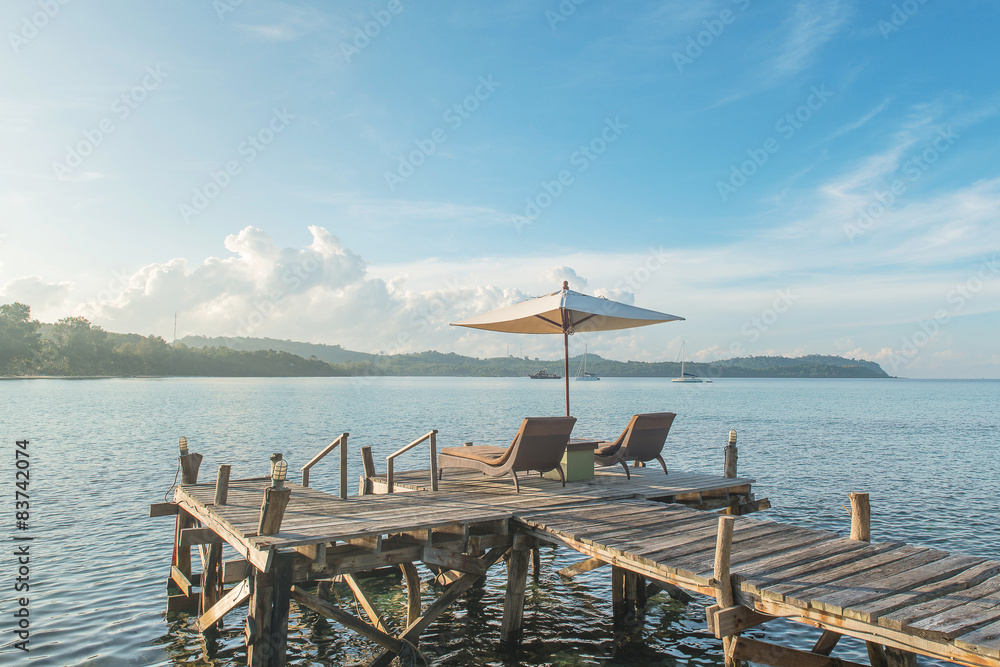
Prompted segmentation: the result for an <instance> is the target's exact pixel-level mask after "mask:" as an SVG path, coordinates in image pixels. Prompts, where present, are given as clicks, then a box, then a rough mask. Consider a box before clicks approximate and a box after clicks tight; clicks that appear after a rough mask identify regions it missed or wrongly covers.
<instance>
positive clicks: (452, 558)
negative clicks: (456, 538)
mask: <svg viewBox="0 0 1000 667" xmlns="http://www.w3.org/2000/svg"><path fill="white" fill-rule="evenodd" d="M422 560H423V561H424V562H425V563H431V564H433V565H438V566H440V567H444V568H448V569H449V570H457V571H459V572H462V573H465V574H475V575H477V576H485V574H486V567H485V566H484V565H483V562H482V561H481V560H479V559H478V558H474V557H472V556H466V555H465V554H460V553H454V552H450V551H446V550H444V549H436V548H434V547H424V553H423V558H422Z"/></svg>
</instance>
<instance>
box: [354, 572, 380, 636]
mask: <svg viewBox="0 0 1000 667" xmlns="http://www.w3.org/2000/svg"><path fill="white" fill-rule="evenodd" d="M344 581H345V582H347V585H348V586H350V588H351V591H353V592H354V597H355V599H357V601H358V604H360V605H361V608H362V609H364V610H365V613H366V614H367V615H368V620H369V621H370V622H371V624H372V625H374V626H375V629H376V630H380V631H381V632H385V633H388V632H389V626H388V625H386V622H385V617H384V616H382V612H380V611H379V610H378V607H376V606H375V603H374V602H372V599H371V598H370V597H369V596H368V593H366V592H365V589H363V588H362V587H361V584H359V583H358V580H357V579H355V578H354V576H353V575H350V574H345V575H344Z"/></svg>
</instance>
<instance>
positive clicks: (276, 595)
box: [247, 554, 293, 667]
mask: <svg viewBox="0 0 1000 667" xmlns="http://www.w3.org/2000/svg"><path fill="white" fill-rule="evenodd" d="M292 563H293V561H292V557H291V556H290V555H288V554H280V555H277V556H275V558H274V564H273V565H272V567H271V571H270V572H261V571H259V570H255V571H254V574H253V590H252V592H251V593H250V616H249V617H248V618H247V664H248V665H249V666H250V667H285V664H286V663H285V654H286V652H287V648H288V647H287V645H288V603H289V599H290V594H291V589H292Z"/></svg>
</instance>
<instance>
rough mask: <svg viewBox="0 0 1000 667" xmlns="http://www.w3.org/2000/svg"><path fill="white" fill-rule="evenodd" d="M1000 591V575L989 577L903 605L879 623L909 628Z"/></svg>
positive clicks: (883, 617)
mask: <svg viewBox="0 0 1000 667" xmlns="http://www.w3.org/2000/svg"><path fill="white" fill-rule="evenodd" d="M998 591H1000V577H993V578H991V579H987V580H986V581H984V582H983V583H981V584H977V585H975V586H972V587H971V588H966V589H962V590H958V591H954V592H951V593H948V594H947V595H943V596H941V597H938V598H934V599H931V600H927V601H926V602H921V603H919V604H915V605H910V606H907V607H903V608H902V609H899V610H898V611H894V612H892V613H891V614H886V615H884V616H882V617H881V618H879V620H878V624H879V625H880V626H882V627H885V628H889V629H891V630H896V631H903V630H908V629H909V627H910V626H911V625H912V624H913V623H917V622H919V621H920V620H921V619H925V618H930V617H933V616H936V615H938V614H942V613H945V612H946V611H948V610H949V609H953V608H955V607H959V606H963V605H966V604H969V603H971V602H974V601H976V600H980V599H983V598H988V597H990V596H992V595H995V594H996V593H997V592H998Z"/></svg>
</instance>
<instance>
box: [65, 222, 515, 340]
mask: <svg viewBox="0 0 1000 667" xmlns="http://www.w3.org/2000/svg"><path fill="white" fill-rule="evenodd" d="M309 232H310V234H311V236H312V240H311V242H310V243H309V244H308V245H307V246H305V247H303V248H279V247H278V246H277V245H276V244H275V243H274V240H273V238H272V237H271V236H270V235H269V234H267V233H266V232H264V231H263V230H261V229H258V228H256V227H246V228H245V229H243V230H242V231H240V232H239V233H237V234H231V235H229V236H227V237H226V239H225V247H226V249H227V250H228V251H229V252H230V253H232V256H229V257H225V258H218V257H210V258H208V259H206V260H205V261H204V262H203V263H202V264H201V265H199V266H194V267H192V266H190V265H189V263H188V262H187V260H185V259H181V258H176V259H171V260H169V261H166V262H162V263H155V264H150V265H148V266H145V267H142V268H141V269H139V270H138V271H136V272H135V273H134V274H132V275H131V276H129V277H128V280H127V286H126V287H125V288H124V290H122V291H121V293H120V294H118V295H116V296H114V297H110V296H109V297H108V298H104V299H102V298H100V297H98V298H97V299H94V300H92V301H89V302H87V303H85V304H82V305H81V307H80V308H78V311H79V312H80V313H81V314H83V315H85V316H86V317H88V318H90V319H91V320H92V321H95V322H98V323H101V324H103V325H104V326H105V327H107V328H109V329H111V330H115V331H138V332H149V331H155V332H159V333H164V332H167V331H170V329H171V328H172V325H173V317H174V313H177V314H178V322H179V331H178V335H180V336H183V335H184V334H185V333H194V334H200V335H209V336H233V335H236V336H254V337H268V336H273V337H278V338H294V339H298V340H307V341H313V342H323V343H337V344H342V345H344V346H345V347H353V348H355V349H360V350H374V349H382V350H384V351H386V352H389V353H394V352H408V351H413V350H421V349H427V348H428V347H430V346H431V345H430V344H429V342H430V341H438V342H440V340H441V337H442V336H441V335H440V334H443V333H444V332H446V331H448V332H449V334H450V336H451V338H450V339H451V340H452V341H454V340H456V339H457V338H458V337H457V336H455V335H454V332H453V330H450V329H449V322H450V321H453V320H454V319H456V317H464V316H466V315H471V314H474V313H476V312H482V311H485V310H490V309H492V308H496V307H498V306H500V305H506V304H507V303H513V302H514V301H517V300H519V299H521V298H525V296H526V295H523V294H520V293H518V292H517V291H516V290H515V291H511V290H501V289H497V288H492V287H473V286H466V285H463V284H459V283H457V282H450V281H443V282H442V284H441V285H440V286H439V287H437V288H436V289H426V290H423V291H419V292H417V291H411V290H407V289H406V287H405V281H403V280H392V281H389V282H387V281H385V280H383V279H381V278H378V277H374V276H372V275H370V274H369V273H368V270H367V263H366V262H365V260H364V259H362V258H361V257H360V256H359V255H357V254H356V253H354V252H353V251H351V250H350V249H349V248H346V247H344V245H343V244H342V243H341V242H340V239H338V238H337V237H336V236H334V235H333V234H331V233H330V232H329V231H327V230H326V229H324V228H323V227H319V226H311V227H309Z"/></svg>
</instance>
